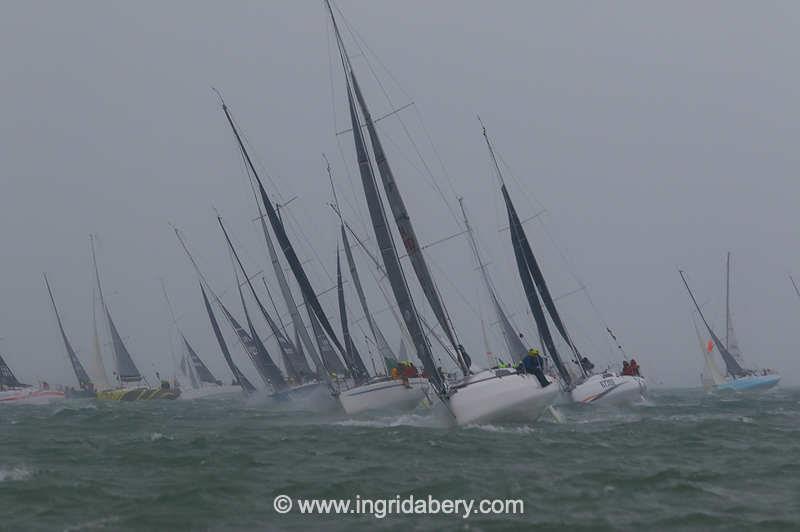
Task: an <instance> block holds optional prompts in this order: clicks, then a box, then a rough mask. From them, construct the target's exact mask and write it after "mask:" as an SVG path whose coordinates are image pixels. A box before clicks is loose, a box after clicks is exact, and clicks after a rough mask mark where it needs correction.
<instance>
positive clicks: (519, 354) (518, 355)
mask: <svg viewBox="0 0 800 532" xmlns="http://www.w3.org/2000/svg"><path fill="white" fill-rule="evenodd" d="M458 204H459V206H460V207H461V214H462V215H463V216H464V225H465V227H466V228H467V235H468V236H469V242H470V247H471V248H472V254H473V255H474V256H475V261H476V262H477V263H478V269H479V270H480V272H481V279H482V280H483V284H484V287H485V288H486V291H487V292H488V294H489V299H490V300H491V302H492V306H493V307H494V312H495V315H496V316H497V321H498V323H499V324H500V329H501V330H502V331H503V339H504V340H505V342H506V347H507V348H508V354H509V356H510V357H511V359H512V360H513V361H514V363H515V365H516V364H518V363H519V362H521V361H522V359H523V358H524V357H525V355H526V354H527V349H525V346H524V345H523V344H522V340H520V339H519V335H518V334H517V331H516V330H514V327H513V326H512V325H511V321H510V320H509V319H508V316H507V315H506V313H505V311H504V310H503V306H502V305H501V304H500V299H499V298H498V297H497V292H496V291H495V288H494V284H493V283H492V280H491V279H490V278H489V272H487V271H486V264H485V263H484V262H483V260H482V258H481V254H480V251H479V249H478V242H477V241H476V239H475V234H474V233H473V231H472V226H471V225H470V223H469V219H468V218H467V211H466V210H465V209H464V201H463V198H459V200H458ZM484 335H485V331H484ZM488 351H489V349H488V346H487V352H488Z"/></svg>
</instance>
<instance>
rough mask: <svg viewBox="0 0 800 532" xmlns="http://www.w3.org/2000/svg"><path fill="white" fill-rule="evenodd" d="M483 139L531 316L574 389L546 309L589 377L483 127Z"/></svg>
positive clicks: (564, 378)
mask: <svg viewBox="0 0 800 532" xmlns="http://www.w3.org/2000/svg"><path fill="white" fill-rule="evenodd" d="M483 138H484V139H485V140H486V146H487V147H488V149H489V154H490V155H491V158H492V162H493V163H494V168H495V171H496V172H497V177H498V179H499V181H500V184H501V187H500V191H501V193H502V195H503V201H504V202H505V205H506V212H507V214H508V226H509V230H510V233H511V244H512V247H513V248H514V257H515V258H516V261H517V270H518V272H519V276H520V280H521V281H522V286H523V289H524V290H525V295H526V297H527V299H528V306H529V307H530V309H531V314H533V317H534V320H535V322H536V329H537V331H538V333H539V337H540V339H541V340H542V348H543V349H545V351H546V352H549V353H550V356H551V358H552V359H553V362H554V363H555V365H556V368H557V369H558V373H559V374H560V375H561V378H562V379H563V380H564V384H565V385H566V386H567V387H568V388H569V387H571V386H572V381H573V377H572V375H571V374H570V372H569V370H568V369H567V367H566V365H565V364H564V362H563V361H562V360H561V355H559V353H558V350H557V349H556V345H555V342H554V341H553V337H552V335H551V334H550V328H549V327H548V325H547V317H546V316H545V314H544V309H547V312H548V314H549V315H550V319H551V320H552V321H553V324H554V325H555V326H556V329H557V330H558V332H559V333H560V334H561V337H562V338H563V339H564V341H565V342H566V343H567V345H568V346H569V347H570V348H571V349H572V352H573V354H574V355H575V360H574V362H575V363H576V365H577V366H578V367H579V368H580V370H581V373H582V374H583V375H584V376H586V375H587V373H586V370H585V368H584V367H583V364H581V363H580V354H579V353H578V350H577V348H576V347H575V345H574V344H573V343H572V340H571V338H570V337H569V334H568V333H567V330H566V328H565V327H564V323H563V322H562V320H561V316H560V315H559V314H558V310H557V309H556V307H555V302H554V301H553V298H552V296H551V295H550V290H549V288H548V287H547V283H546V282H545V280H544V275H543V274H542V271H541V269H540V268H539V263H538V262H537V260H536V257H535V256H534V254H533V250H532V249H531V245H530V242H529V241H528V238H527V236H526V235H525V229H524V228H523V227H522V222H521V221H520V219H519V216H518V215H517V211H516V209H515V207H514V203H513V202H512V201H511V196H510V195H509V193H508V189H507V188H506V184H505V181H504V180H503V173H502V172H501V171H500V165H499V164H498V163H497V157H496V156H495V153H494V148H493V147H492V143H491V141H490V140H489V135H488V134H487V132H486V128H485V127H484V128H483ZM540 299H541V301H540ZM542 304H544V308H543V307H542Z"/></svg>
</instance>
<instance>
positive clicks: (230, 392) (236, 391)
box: [178, 384, 244, 401]
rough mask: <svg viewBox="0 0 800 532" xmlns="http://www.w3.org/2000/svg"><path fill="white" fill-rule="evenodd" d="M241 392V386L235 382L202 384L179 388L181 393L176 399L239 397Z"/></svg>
mask: <svg viewBox="0 0 800 532" xmlns="http://www.w3.org/2000/svg"><path fill="white" fill-rule="evenodd" d="M243 393H244V391H243V390H242V387H241V386H239V385H235V384H226V385H222V386H202V387H200V388H181V395H180V397H178V399H180V400H182V401H187V400H188V401H191V400H194V399H221V398H224V397H241V396H242V394H243Z"/></svg>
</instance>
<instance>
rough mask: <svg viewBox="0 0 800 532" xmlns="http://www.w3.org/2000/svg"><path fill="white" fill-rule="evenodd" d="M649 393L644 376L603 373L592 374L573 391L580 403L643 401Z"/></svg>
mask: <svg viewBox="0 0 800 532" xmlns="http://www.w3.org/2000/svg"><path fill="white" fill-rule="evenodd" d="M646 393H647V381H646V380H645V379H644V377H639V376H633V375H616V374H613V373H602V374H598V375H592V376H590V377H589V378H588V379H586V380H585V381H584V382H582V383H581V384H579V385H577V386H576V387H575V388H574V389H573V390H572V391H571V392H570V398H571V399H572V401H573V402H575V403H579V404H585V405H586V404H617V405H619V404H627V403H635V402H638V401H641V400H642V398H643V397H644V395H645V394H646Z"/></svg>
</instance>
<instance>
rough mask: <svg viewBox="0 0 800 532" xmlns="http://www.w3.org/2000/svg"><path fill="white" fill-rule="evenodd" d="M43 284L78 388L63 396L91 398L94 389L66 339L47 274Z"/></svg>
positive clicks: (70, 389) (67, 390) (94, 392)
mask: <svg viewBox="0 0 800 532" xmlns="http://www.w3.org/2000/svg"><path fill="white" fill-rule="evenodd" d="M43 276H44V284H45V286H46V287H47V294H48V295H49V296H50V303H52V305H53V312H54V313H55V315H56V323H58V330H59V332H60V333H61V339H62V340H63V342H64V349H65V350H66V351H67V358H69V361H70V364H71V365H72V370H73V371H74V372H75V379H76V380H77V381H78V388H79V389H75V388H71V387H70V388H67V389H66V390H65V395H66V397H67V398H69V399H83V398H91V397H95V396H96V395H97V393H96V391H95V389H94V383H92V381H91V379H89V375H88V374H87V373H86V370H85V369H84V367H83V364H81V361H80V359H79V358H78V355H77V354H76V353H75V350H74V349H73V348H72V344H70V342H69V339H68V338H67V333H66V331H64V324H63V323H62V322H61V315H59V313H58V307H56V300H55V298H54V297H53V291H52V290H51V289H50V282H49V281H48V280H47V274H44V275H43Z"/></svg>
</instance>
